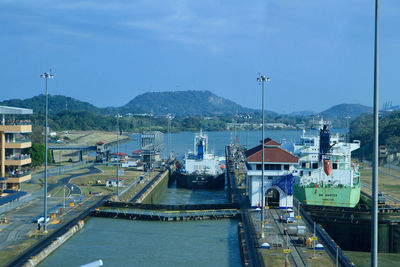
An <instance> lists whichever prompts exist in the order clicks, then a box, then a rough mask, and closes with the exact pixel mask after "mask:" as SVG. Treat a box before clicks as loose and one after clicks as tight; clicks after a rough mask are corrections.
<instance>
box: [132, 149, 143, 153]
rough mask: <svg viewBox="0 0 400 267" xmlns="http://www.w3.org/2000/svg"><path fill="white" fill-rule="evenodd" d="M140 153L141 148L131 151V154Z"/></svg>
mask: <svg viewBox="0 0 400 267" xmlns="http://www.w3.org/2000/svg"><path fill="white" fill-rule="evenodd" d="M140 153H142V150H141V149H138V150H135V151H132V154H140Z"/></svg>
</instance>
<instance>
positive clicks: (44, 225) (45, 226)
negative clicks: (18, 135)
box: [40, 72, 54, 232]
mask: <svg viewBox="0 0 400 267" xmlns="http://www.w3.org/2000/svg"><path fill="white" fill-rule="evenodd" d="M40 77H42V78H43V79H45V80H46V125H45V130H44V132H45V134H44V136H45V137H44V142H45V152H44V190H43V191H44V212H43V213H44V224H43V231H44V232H47V161H48V159H47V149H48V142H47V137H48V129H49V125H48V119H47V117H48V113H49V97H48V95H49V94H48V89H47V80H48V79H53V78H54V75H52V74H50V73H48V72H45V73H43V74H42V75H40Z"/></svg>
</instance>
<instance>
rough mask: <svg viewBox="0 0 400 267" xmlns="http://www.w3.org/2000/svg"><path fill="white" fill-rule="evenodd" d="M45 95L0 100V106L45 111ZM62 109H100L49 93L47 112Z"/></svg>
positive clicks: (37, 111) (93, 110)
mask: <svg viewBox="0 0 400 267" xmlns="http://www.w3.org/2000/svg"><path fill="white" fill-rule="evenodd" d="M45 100H46V99H45V95H43V94H41V95H38V96H34V97H31V98H27V99H24V100H22V99H10V100H4V101H2V102H0V106H10V107H19V108H30V109H33V112H34V113H40V112H43V113H44V112H45ZM64 110H73V111H90V112H92V113H97V114H98V113H101V112H102V109H100V108H98V107H96V106H94V105H92V104H90V103H88V102H84V101H80V100H77V99H75V98H72V97H67V96H62V95H49V112H51V113H59V112H60V111H64Z"/></svg>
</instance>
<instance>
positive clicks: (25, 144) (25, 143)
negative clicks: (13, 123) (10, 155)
mask: <svg viewBox="0 0 400 267" xmlns="http://www.w3.org/2000/svg"><path fill="white" fill-rule="evenodd" d="M31 146H32V142H31V141H30V140H29V139H26V140H17V141H15V142H6V143H5V148H14V149H24V148H30V147H31Z"/></svg>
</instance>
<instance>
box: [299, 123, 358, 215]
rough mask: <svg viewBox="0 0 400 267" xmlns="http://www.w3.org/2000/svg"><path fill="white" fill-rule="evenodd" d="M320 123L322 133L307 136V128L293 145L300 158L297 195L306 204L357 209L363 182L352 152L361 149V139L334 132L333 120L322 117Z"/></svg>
mask: <svg viewBox="0 0 400 267" xmlns="http://www.w3.org/2000/svg"><path fill="white" fill-rule="evenodd" d="M317 124H318V125H319V127H318V128H319V135H318V134H315V135H312V134H310V135H307V134H306V132H305V130H303V134H302V136H301V138H300V141H299V142H297V143H295V144H294V145H293V154H294V155H295V156H297V157H298V158H299V168H298V170H297V175H295V177H294V184H293V190H294V195H295V196H296V198H297V199H298V200H299V201H301V202H302V203H303V204H305V205H317V206H331V207H349V208H353V207H355V206H356V205H357V204H358V202H359V201H360V191H361V182H360V172H359V169H358V168H359V166H358V164H356V163H352V162H351V152H352V151H354V150H356V149H358V148H360V141H358V140H354V141H353V142H351V143H350V142H347V140H345V138H344V137H343V136H340V135H339V134H331V133H330V130H329V128H330V127H331V123H330V122H329V121H324V120H323V119H322V118H321V119H320V120H319V121H318V122H317ZM346 139H347V138H346Z"/></svg>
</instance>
